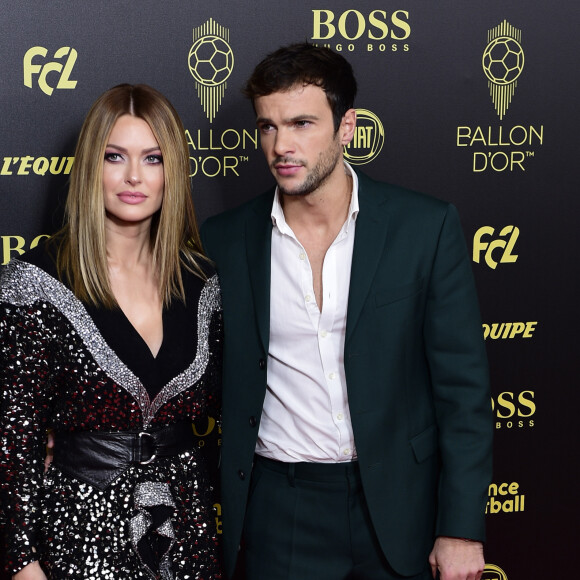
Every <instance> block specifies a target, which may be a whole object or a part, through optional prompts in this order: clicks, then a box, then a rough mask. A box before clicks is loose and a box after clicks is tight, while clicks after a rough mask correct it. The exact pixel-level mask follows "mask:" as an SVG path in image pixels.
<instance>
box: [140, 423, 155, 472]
mask: <svg viewBox="0 0 580 580" xmlns="http://www.w3.org/2000/svg"><path fill="white" fill-rule="evenodd" d="M144 435H147V436H148V437H151V440H152V441H153V443H155V440H154V439H153V435H152V434H151V433H148V432H147V431H141V433H139V456H141V450H142V437H143V436H144ZM156 455H157V454H156V453H153V455H151V457H150V458H149V459H147V461H139V463H140V464H141V465H147V464H149V463H151V462H152V461H153V460H154V459H155V457H156Z"/></svg>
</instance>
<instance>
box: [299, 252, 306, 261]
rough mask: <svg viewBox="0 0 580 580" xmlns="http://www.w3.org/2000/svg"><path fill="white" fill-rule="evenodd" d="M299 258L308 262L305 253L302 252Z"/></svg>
mask: <svg viewBox="0 0 580 580" xmlns="http://www.w3.org/2000/svg"><path fill="white" fill-rule="evenodd" d="M298 257H299V258H300V259H301V260H306V254H305V253H304V252H300V253H299V254H298Z"/></svg>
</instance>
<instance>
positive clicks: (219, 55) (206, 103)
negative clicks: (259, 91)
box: [188, 18, 234, 123]
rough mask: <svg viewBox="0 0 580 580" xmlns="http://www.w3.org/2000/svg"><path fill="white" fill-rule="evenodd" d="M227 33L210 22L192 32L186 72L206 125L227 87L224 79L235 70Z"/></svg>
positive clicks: (215, 111)
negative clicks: (205, 118) (197, 97)
mask: <svg viewBox="0 0 580 580" xmlns="http://www.w3.org/2000/svg"><path fill="white" fill-rule="evenodd" d="M229 37H230V33H229V31H228V29H227V28H224V27H223V26H220V25H219V24H217V22H214V20H213V19H211V18H210V19H209V20H208V21H207V22H206V23H205V24H204V25H202V26H199V27H198V28H194V29H193V45H192V47H191V49H190V50H189V57H188V61H189V72H190V73H191V75H192V76H193V78H194V79H195V88H196V89H197V94H198V96H199V99H200V101H201V105H202V107H203V110H204V111H205V114H206V116H207V118H208V119H209V122H210V123H211V122H213V120H214V118H215V116H216V113H217V111H218V109H219V106H220V104H221V102H222V99H223V97H224V95H225V91H226V88H227V83H226V80H227V79H228V77H229V76H230V75H231V74H232V71H233V70H234V53H233V51H232V48H231V46H230V45H229V39H230V38H229Z"/></svg>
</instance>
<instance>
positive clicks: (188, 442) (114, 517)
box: [0, 85, 222, 580]
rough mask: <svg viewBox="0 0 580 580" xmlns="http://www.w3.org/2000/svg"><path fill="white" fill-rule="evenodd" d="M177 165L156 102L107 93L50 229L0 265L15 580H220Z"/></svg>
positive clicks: (215, 313) (217, 332)
mask: <svg viewBox="0 0 580 580" xmlns="http://www.w3.org/2000/svg"><path fill="white" fill-rule="evenodd" d="M188 175H189V158H188V149H187V144H186V142H185V137H184V130H183V126H182V124H181V121H180V120H179V117H178V115H177V113H176V111H175V110H174V108H173V107H172V105H171V104H170V103H169V102H168V101H167V99H166V98H165V97H164V96H163V95H161V94H160V93H159V92H157V91H156V90H154V89H152V88H151V87H148V86H146V85H119V86H117V87H114V88H112V89H110V90H109V91H107V92H106V93H104V94H103V95H102V96H101V97H99V99H98V100H97V101H96V102H95V103H94V105H93V106H92V108H91V110H90V111H89V113H88V115H87V118H86V120H85V122H84V124H83V127H82V129H81V133H80V137H79V141H78V144H77V148H76V152H75V163H74V167H73V170H72V173H71V182H70V189H69V194H68V198H67V207H66V218H65V225H64V227H63V229H62V230H61V231H60V232H59V233H58V234H56V235H55V236H54V237H53V238H52V239H51V240H49V242H48V243H47V244H46V246H45V247H43V248H38V249H36V250H33V251H31V252H29V253H28V254H26V255H24V256H22V257H21V258H20V259H18V260H14V261H13V262H11V263H10V264H9V265H8V266H7V267H6V268H5V269H4V272H3V275H2V279H1V285H0V340H1V342H0V353H1V356H2V360H1V361H0V362H1V364H0V380H1V383H2V408H1V410H0V427H1V432H0V433H1V436H2V440H1V448H0V485H1V488H0V489H1V494H2V495H1V502H2V509H3V511H4V513H5V516H6V520H7V522H8V523H7V526H6V532H7V533H6V537H7V545H6V553H7V559H8V571H9V573H11V574H13V576H12V578H13V579H14V580H29V579H33V580H37V579H41V580H44V579H46V578H49V579H55V580H63V579H64V578H67V579H78V580H88V579H95V580H97V579H98V580H106V579H110V580H119V579H127V580H128V579H131V580H135V579H141V578H143V579H145V578H161V579H163V580H167V579H175V580H178V579H185V578H196V579H205V580H215V579H216V578H220V577H221V576H220V571H219V565H218V560H217V535H216V529H215V528H216V526H215V514H214V513H213V507H212V506H213V503H214V501H215V500H214V497H213V488H212V481H211V480H210V476H209V475H208V471H210V472H211V470H208V466H207V465H206V463H205V461H206V460H205V459H204V458H203V457H202V456H201V455H200V453H199V450H198V448H197V447H196V442H195V440H194V436H193V432H192V427H191V423H192V421H193V420H194V419H195V418H196V417H199V416H205V415H208V414H209V415H210V416H213V417H217V414H218V412H219V386H220V376H221V334H222V318H221V302H220V291H219V286H218V281H217V278H216V275H215V272H214V270H213V268H212V267H211V265H210V264H209V263H208V261H207V260H206V258H205V257H204V255H203V253H202V249H201V244H200V240H199V235H198V229H197V225H196V221H195V215H194V209H193V203H192V200H191V194H190V182H189V177H188ZM47 429H52V430H53V432H54V436H55V452H54V460H53V462H52V464H51V465H50V467H49V469H48V471H47V473H46V474H43V463H44V455H45V451H44V449H45V442H46V432H47Z"/></svg>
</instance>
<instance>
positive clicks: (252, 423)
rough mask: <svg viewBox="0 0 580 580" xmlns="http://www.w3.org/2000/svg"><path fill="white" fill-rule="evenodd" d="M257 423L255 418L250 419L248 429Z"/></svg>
mask: <svg viewBox="0 0 580 580" xmlns="http://www.w3.org/2000/svg"><path fill="white" fill-rule="evenodd" d="M257 423H258V422H257V421H256V417H250V427H255V426H256V424H257Z"/></svg>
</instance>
